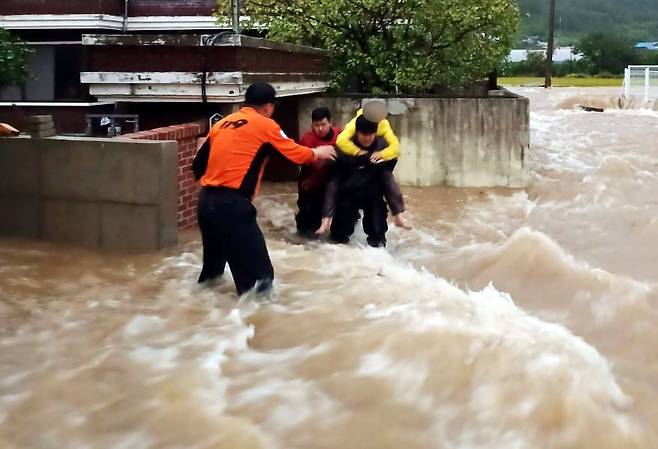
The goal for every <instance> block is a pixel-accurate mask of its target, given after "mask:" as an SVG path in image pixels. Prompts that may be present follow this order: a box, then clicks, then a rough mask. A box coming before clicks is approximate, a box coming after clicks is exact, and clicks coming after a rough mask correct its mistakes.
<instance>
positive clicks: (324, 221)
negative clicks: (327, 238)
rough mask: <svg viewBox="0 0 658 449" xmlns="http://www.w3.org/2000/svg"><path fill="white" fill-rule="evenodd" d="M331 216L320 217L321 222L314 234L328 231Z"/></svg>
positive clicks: (322, 233)
mask: <svg viewBox="0 0 658 449" xmlns="http://www.w3.org/2000/svg"><path fill="white" fill-rule="evenodd" d="M331 221H332V219H331V217H325V218H323V219H322V224H321V225H320V227H319V228H318V230H317V231H315V234H316V235H324V234H326V233H327V232H329V229H330V228H331Z"/></svg>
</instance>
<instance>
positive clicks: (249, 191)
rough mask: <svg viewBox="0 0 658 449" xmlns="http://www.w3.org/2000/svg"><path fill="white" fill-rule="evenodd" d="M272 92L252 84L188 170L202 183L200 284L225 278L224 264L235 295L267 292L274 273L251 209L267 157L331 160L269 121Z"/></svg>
mask: <svg viewBox="0 0 658 449" xmlns="http://www.w3.org/2000/svg"><path fill="white" fill-rule="evenodd" d="M275 98H276V91H275V89H274V88H273V87H272V86H271V85H269V84H267V83H255V84H252V85H251V86H250V87H249V89H247V92H246V94H245V106H244V107H243V108H242V109H240V111H238V112H236V113H233V114H231V115H229V116H227V117H226V118H224V119H223V120H221V121H220V122H218V123H216V124H215V125H214V126H213V127H212V129H211V130H210V133H209V134H208V138H207V140H206V142H205V143H204V145H203V146H202V148H201V149H200V150H199V152H198V153H197V156H195V160H194V163H193V166H192V169H193V170H194V173H195V176H196V177H197V179H199V178H200V180H201V185H202V189H201V193H200V194H199V206H198V220H199V227H200V229H201V236H202V239H203V269H202V271H201V275H200V277H199V283H203V282H206V281H211V280H214V279H217V278H219V277H220V276H222V275H223V274H224V269H225V266H226V263H227V262H228V264H229V266H230V267H231V273H232V274H233V279H234V281H235V286H236V289H237V291H238V294H239V295H242V294H244V293H246V292H248V291H249V290H251V289H253V288H254V287H255V288H256V292H257V293H264V292H267V291H268V290H269V289H270V287H271V285H272V281H273V279H274V269H273V268H272V263H271V261H270V257H269V254H268V252H267V246H266V244H265V239H264V238H263V234H262V232H261V230H260V228H259V227H258V223H257V222H256V209H255V208H254V206H253V205H252V204H251V200H252V199H253V197H254V195H256V194H257V193H258V191H259V187H260V182H261V179H262V176H263V171H264V169H265V165H266V163H267V160H268V158H269V155H271V154H273V153H274V152H275V151H278V152H280V153H281V154H282V155H283V156H285V157H286V158H287V159H289V160H290V161H292V162H294V163H296V164H307V163H311V162H313V161H316V160H333V159H334V158H335V156H336V153H335V150H334V148H333V147H332V146H329V145H323V146H318V147H316V148H314V149H311V148H308V147H305V146H302V145H298V144H296V143H295V142H294V141H293V140H292V139H290V138H288V137H287V136H286V135H285V133H284V132H283V131H282V130H281V127H280V126H279V125H278V124H277V123H276V122H275V121H274V120H272V118H271V117H272V115H273V113H274V102H275Z"/></svg>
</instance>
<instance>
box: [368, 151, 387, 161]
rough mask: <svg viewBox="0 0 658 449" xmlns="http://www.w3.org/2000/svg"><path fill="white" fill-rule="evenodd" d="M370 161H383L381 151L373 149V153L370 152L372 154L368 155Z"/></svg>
mask: <svg viewBox="0 0 658 449" xmlns="http://www.w3.org/2000/svg"><path fill="white" fill-rule="evenodd" d="M370 162H372V163H373V164H380V163H382V162H384V158H383V157H382V152H381V151H375V152H374V153H372V155H371V156H370Z"/></svg>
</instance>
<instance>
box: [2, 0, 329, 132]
mask: <svg viewBox="0 0 658 449" xmlns="http://www.w3.org/2000/svg"><path fill="white" fill-rule="evenodd" d="M215 8H216V0H4V1H3V2H0V27H3V28H6V29H8V30H10V31H11V32H13V33H15V34H17V35H18V36H20V37H21V38H22V39H23V40H25V41H27V42H28V43H29V45H30V46H31V47H32V50H33V53H32V55H31V61H30V65H31V71H32V77H31V78H30V79H29V80H28V81H27V82H25V83H24V85H23V86H16V87H11V88H7V89H4V90H2V91H0V121H4V122H8V123H12V124H14V126H16V127H18V128H19V129H20V128H21V127H22V126H23V125H24V122H25V118H26V117H27V116H29V115H35V114H52V115H53V117H54V120H55V126H56V128H57V130H58V131H59V132H60V133H71V134H85V133H87V134H88V133H90V132H93V133H96V134H98V133H103V132H105V130H106V129H107V126H108V125H107V123H108V121H107V118H106V117H108V116H117V117H119V116H121V117H128V118H130V117H134V119H133V120H128V121H129V122H130V123H132V124H133V125H136V124H138V126H139V128H140V129H149V128H155V127H160V126H167V125H172V124H176V123H183V122H190V121H201V122H203V121H205V122H207V120H208V118H209V117H211V116H213V115H214V114H216V113H219V114H226V113H228V112H231V111H233V110H235V109H236V107H237V106H238V105H239V104H240V102H241V101H242V100H243V98H244V91H245V90H246V88H247V87H248V86H249V84H251V83H252V82H254V81H268V82H271V83H272V84H274V85H275V86H276V87H277V89H278V90H279V92H280V96H281V97H283V99H282V100H281V102H280V105H279V106H280V107H279V114H278V118H279V119H280V120H281V121H282V126H283V127H284V129H286V131H287V132H289V133H290V135H292V136H296V135H297V134H298V130H297V129H296V126H297V125H296V124H297V120H296V113H297V112H296V111H297V100H298V98H299V97H303V96H305V95H310V94H315V93H319V92H324V91H325V90H326V88H327V78H328V58H327V55H326V53H325V52H324V51H322V50H318V49H315V48H309V47H301V46H296V45H286V44H278V43H274V42H271V41H268V40H265V39H260V38H258V37H253V36H252V37H249V36H240V35H235V34H234V33H232V32H231V27H230V24H229V23H228V19H227V22H226V23H220V22H219V21H218V20H217V18H216V17H215V16H214V15H213V13H214V9H215ZM291 114H293V115H295V117H292V118H288V116H289V115H291ZM101 121H103V125H101V123H100V122H101ZM113 123H114V122H113ZM134 130H135V129H128V127H126V126H124V127H123V129H122V130H121V131H120V132H128V131H134ZM113 131H114V129H113Z"/></svg>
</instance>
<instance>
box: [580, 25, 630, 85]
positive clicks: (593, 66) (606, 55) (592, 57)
mask: <svg viewBox="0 0 658 449" xmlns="http://www.w3.org/2000/svg"><path fill="white" fill-rule="evenodd" d="M576 50H577V51H579V52H580V53H582V54H583V57H584V59H585V61H586V62H587V63H588V64H589V67H590V73H591V74H592V75H596V74H598V73H602V72H604V73H611V74H617V75H618V74H622V73H624V68H626V67H627V66H628V65H630V64H637V63H638V60H639V54H638V52H637V51H636V50H635V49H634V48H633V44H632V43H631V42H628V40H627V39H624V38H622V37H620V36H618V35H616V34H614V33H598V32H597V33H591V34H588V35H587V36H585V37H584V38H583V39H581V41H580V42H579V43H578V45H577V48H576Z"/></svg>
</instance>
